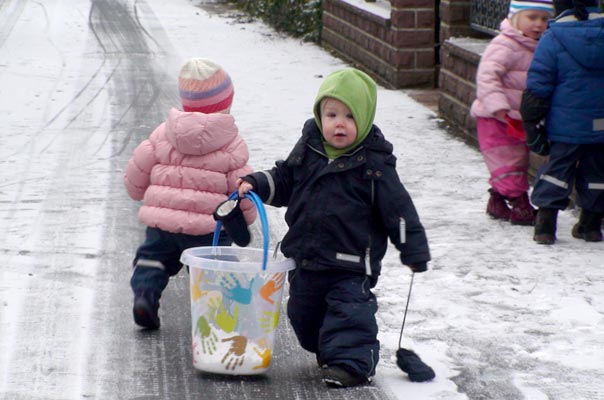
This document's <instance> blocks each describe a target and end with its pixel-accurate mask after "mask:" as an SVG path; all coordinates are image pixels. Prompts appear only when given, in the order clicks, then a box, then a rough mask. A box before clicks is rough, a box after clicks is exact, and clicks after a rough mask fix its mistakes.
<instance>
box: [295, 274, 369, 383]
mask: <svg viewBox="0 0 604 400" xmlns="http://www.w3.org/2000/svg"><path fill="white" fill-rule="evenodd" d="M289 284H290V288H289V294H290V297H289V300H288V303H287V314H288V317H289V320H290V322H291V325H292V327H293V328H294V332H295V333H296V336H297V337H298V341H299V342H300V345H301V346H302V347H303V348H304V349H305V350H308V351H310V352H312V353H315V354H316V355H317V356H318V357H319V359H320V360H321V362H322V363H323V364H327V365H330V366H332V365H338V366H341V367H343V368H345V369H347V370H349V371H350V372H352V373H355V374H357V375H360V376H367V377H370V376H373V375H375V368H376V365H377V363H378V360H379V350H380V343H379V341H378V340H377V334H378V327H377V322H376V319H375V314H376V312H377V308H378V306H377V300H376V298H375V295H374V294H373V293H372V292H371V290H370V289H371V281H370V279H369V277H367V276H366V275H361V274H355V273H352V272H347V271H342V270H335V271H334V270H329V271H309V270H304V269H301V268H296V269H295V270H294V271H293V272H290V275H289Z"/></svg>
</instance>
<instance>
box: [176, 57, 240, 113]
mask: <svg viewBox="0 0 604 400" xmlns="http://www.w3.org/2000/svg"><path fill="white" fill-rule="evenodd" d="M178 89H179V91H180V98H181V99H182V107H183V110H184V111H189V112H190V111H196V112H202V113H204V114H211V113H220V112H229V110H230V108H231V103H232V102H233V95H234V94H235V91H234V89H233V83H232V82H231V78H230V77H229V75H228V74H227V73H226V72H225V70H224V69H222V67H221V66H220V65H218V64H216V63H215V62H214V61H212V60H208V59H206V58H191V59H190V60H189V61H187V62H186V63H185V65H183V66H182V68H181V70H180V75H179V76H178Z"/></svg>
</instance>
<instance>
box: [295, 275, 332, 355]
mask: <svg viewBox="0 0 604 400" xmlns="http://www.w3.org/2000/svg"><path fill="white" fill-rule="evenodd" d="M320 276H321V273H320V272H314V271H306V270H303V269H300V268H297V269H295V270H294V271H292V272H290V274H289V278H288V279H289V294H290V296H289V300H288V301H287V316H288V317H289V322H290V323H291V325H292V328H293V329H294V332H295V333H296V336H297V338H298V341H299V342H300V345H301V346H302V348H303V349H304V350H307V351H310V352H312V353H315V354H316V356H317V358H318V359H319V358H320V354H319V333H320V330H321V326H322V325H323V318H324V317H325V312H326V310H327V304H326V303H325V295H326V292H327V288H328V285H326V283H327V282H325V280H324V279H321V278H319V279H317V277H320Z"/></svg>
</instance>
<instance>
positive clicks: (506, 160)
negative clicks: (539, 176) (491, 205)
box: [476, 118, 529, 198]
mask: <svg viewBox="0 0 604 400" xmlns="http://www.w3.org/2000/svg"><path fill="white" fill-rule="evenodd" d="M476 130H477V133H478V143H479V145H480V152H481V153H482V157H483V158H484V162H485V163H486V165H487V168H488V170H489V173H490V174H491V178H490V179H489V184H490V185H491V187H492V188H493V189H495V191H497V192H498V193H500V194H501V195H503V196H505V197H509V198H514V197H518V196H520V195H521V194H522V193H524V192H526V191H527V190H528V188H529V183H528V168H529V149H528V147H527V145H526V142H525V141H524V140H520V139H516V138H514V137H511V136H508V135H507V134H506V132H507V124H505V123H504V122H501V121H499V120H497V119H495V118H478V119H477V120H476Z"/></svg>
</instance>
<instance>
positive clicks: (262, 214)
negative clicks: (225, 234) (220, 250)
mask: <svg viewBox="0 0 604 400" xmlns="http://www.w3.org/2000/svg"><path fill="white" fill-rule="evenodd" d="M243 197H244V198H246V199H250V200H251V202H252V203H253V204H254V205H255V206H256V209H257V210H258V215H259V216H260V222H261V223H262V237H263V238H264V244H263V246H262V249H263V250H264V251H263V254H262V270H263V271H264V270H266V263H267V260H268V241H269V237H268V219H267V218H266V211H265V210H264V204H263V203H262V200H261V199H260V196H258V195H257V194H256V193H254V192H253V191H249V192H248V193H246V194H245V196H243ZM238 198H239V193H238V192H237V191H234V192H233V193H231V195H230V196H229V200H236V199H238ZM220 228H222V221H216V229H214V237H213V238H212V247H216V246H218V239H220Z"/></svg>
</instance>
